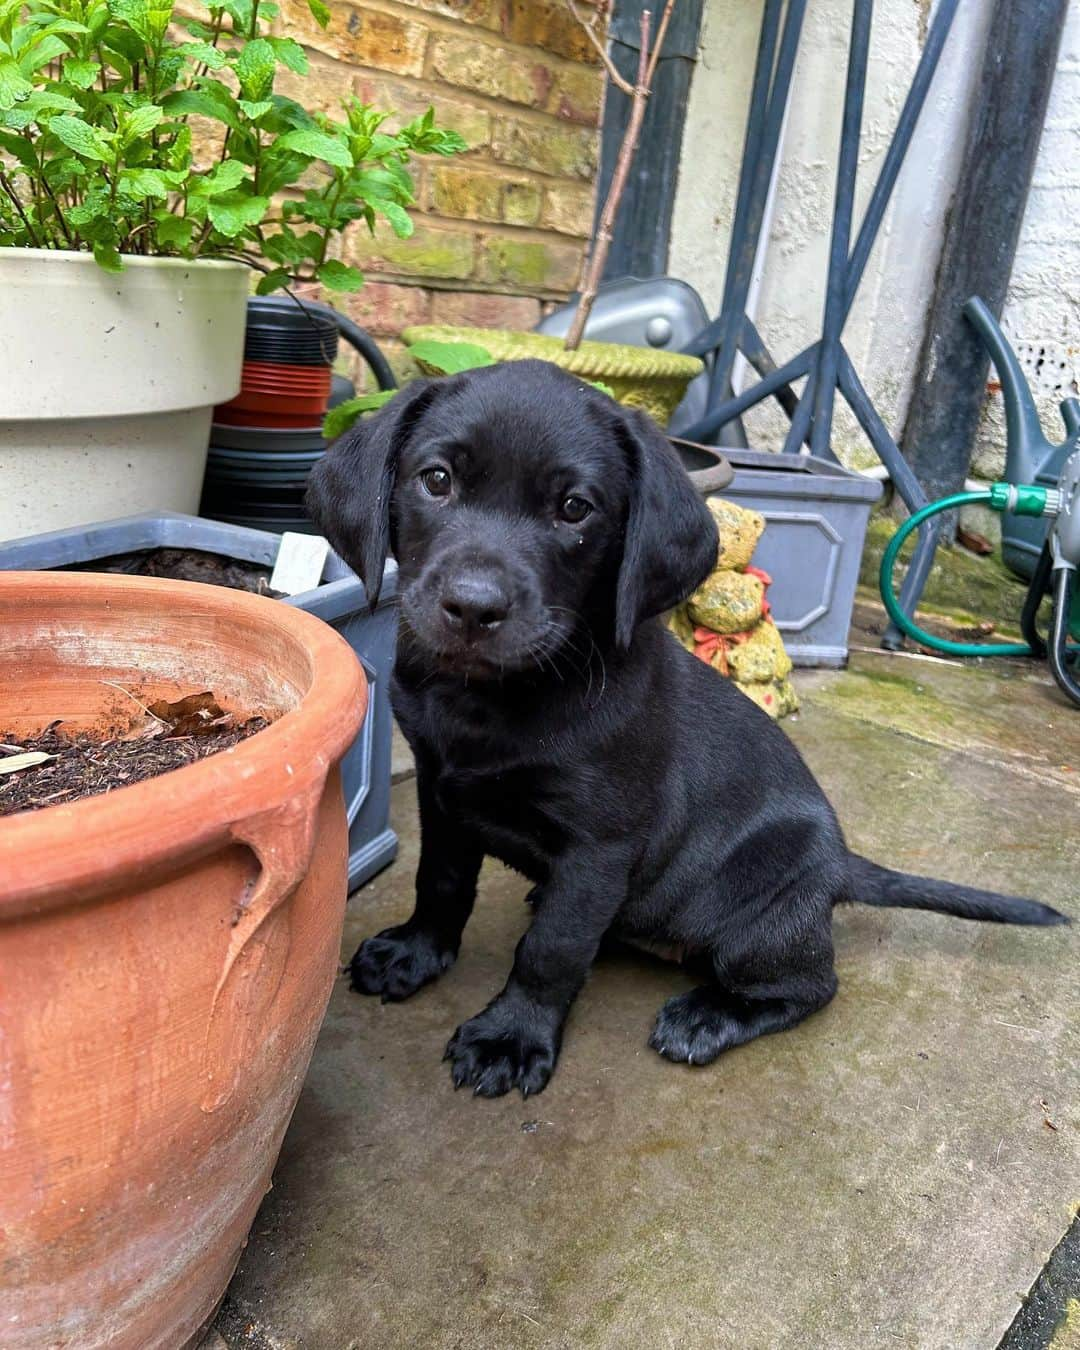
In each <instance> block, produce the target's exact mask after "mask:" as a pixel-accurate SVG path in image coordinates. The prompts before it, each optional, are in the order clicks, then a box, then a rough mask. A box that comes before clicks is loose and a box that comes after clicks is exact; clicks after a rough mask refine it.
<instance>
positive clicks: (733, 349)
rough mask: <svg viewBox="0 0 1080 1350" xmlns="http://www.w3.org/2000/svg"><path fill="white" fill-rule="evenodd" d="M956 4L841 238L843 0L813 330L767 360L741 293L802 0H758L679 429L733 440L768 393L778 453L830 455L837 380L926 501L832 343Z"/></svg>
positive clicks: (850, 126) (851, 58) (914, 574)
mask: <svg viewBox="0 0 1080 1350" xmlns="http://www.w3.org/2000/svg"><path fill="white" fill-rule="evenodd" d="M959 4H960V0H940V3H939V5H938V7H937V12H936V13H935V15H934V19H933V21H932V23H931V25H930V30H929V32H928V34H927V38H926V45H925V46H924V48H923V52H922V56H921V57H920V60H919V64H918V67H917V69H916V71H915V76H914V78H913V80H912V83H911V88H910V89H909V90H908V95H907V98H906V100H905V102H904V107H903V109H902V111H901V113H900V118H899V121H898V122H897V126H896V130H895V132H894V134H893V138H892V142H891V143H890V145H889V149H888V152H887V153H886V156H885V161H884V163H883V165H882V168H881V173H880V174H879V176H878V180H877V182H876V183H875V185H874V189H873V192H872V194H871V197H870V202H869V204H868V206H867V209H866V214H865V216H864V217H863V221H862V224H861V225H860V227H859V231H858V234H857V236H856V239H855V244H854V247H852V245H851V233H852V219H853V215H854V201H855V179H856V174H857V170H858V160H859V146H860V139H861V133H862V119H863V103H864V97H865V92H866V71H867V59H868V53H869V47H870V28H871V22H872V19H873V10H874V0H853V4H852V19H851V42H850V46H849V50H848V67H847V81H846V88H845V93H844V110H843V121H842V130H841V135H840V147H839V154H838V159H837V174H836V196H835V200H834V204H833V225H832V240H831V244H830V250H829V272H828V279H827V284H826V296H825V312H824V317H823V322H822V334H821V337H820V338H818V339H817V340H816V341H815V342H813V343H811V345H810V346H809V347H807V348H806V349H805V350H804V351H802V352H800V353H799V354H798V355H797V356H795V357H792V359H791V360H790V361H787V362H786V363H785V364H784V365H783V366H780V367H777V365H776V363H775V361H774V360H773V358H772V356H771V354H770V353H769V350H768V348H767V347H766V345H765V343H764V341H763V340H762V338H761V335H760V334H759V333H758V331H757V329H756V328H755V326H754V324H753V323H752V322H751V320H750V319H749V318H748V317H747V314H746V298H747V293H748V290H749V286H750V276H751V271H752V268H753V262H754V255H755V252H756V250H757V247H758V241H759V237H760V234H761V223H762V218H763V215H764V210H765V201H766V197H767V195H768V188H769V180H770V177H771V174H772V171H773V166H774V163H775V159H776V151H777V144H778V141H779V137H780V128H781V125H782V123H783V117H784V110H785V107H786V105H787V99H788V94H789V92H790V86H791V79H792V74H793V72H794V67H795V57H796V54H797V51H798V44H799V37H800V34H801V31H802V23H803V18H804V16H805V12H806V0H787V2H786V13H785V0H765V11H764V15H763V18H762V25H761V37H760V40H759V45H758V55H757V65H756V68H755V73H754V82H753V87H752V91H751V96H750V114H749V118H748V120H747V129H746V140H745V144H744V149H743V162H742V170H741V172H740V176H739V186H738V194H737V197H736V205H735V219H734V224H733V227H732V235H731V245H730V250H729V253H728V265H727V273H726V276H725V279H724V295H723V301H722V303H721V310H720V314H719V315H718V317H717V318H716V319H715V320H713V322H712V323H711V324H709V325H708V327H707V328H705V329H704V330H703V331H702V332H701V333H700V334H699V335H698V337H696V338H695V339H694V341H693V342H692V343H690V344H689V345H688V347H687V348H686V351H687V352H689V353H691V354H692V355H695V356H706V355H708V354H709V353H715V357H714V360H713V364H712V374H711V377H710V386H709V401H708V405H707V410H706V413H705V415H704V417H702V418H701V419H700V420H699V421H698V422H697V423H695V424H694V426H692V427H688V428H686V429H685V431H684V432H683V435H685V436H686V438H687V439H688V440H697V441H710V440H714V439H717V438H718V437H722V436H723V432H722V429H723V428H724V427H727V426H732V424H733V430H734V435H735V436H736V437H738V438H739V440H738V443H742V444H745V433H744V431H743V428H742V423H741V417H742V414H743V413H744V412H746V411H747V409H749V408H752V407H753V406H754V405H755V404H757V403H760V402H762V401H763V400H764V399H766V398H769V397H775V398H776V399H777V400H778V402H779V403H780V404H781V406H782V407H783V409H784V411H785V412H786V413H787V415H788V417H789V418H790V420H791V425H790V427H789V429H788V433H787V436H786V438H785V441H784V451H785V453H788V454H793V453H799V452H801V453H806V451H807V450H809V452H810V453H812V454H815V455H817V456H819V457H821V458H829V459H835V456H834V455H833V453H832V447H831V444H830V441H831V433H832V417H833V408H834V404H835V398H836V393H837V390H839V392H840V394H841V395H842V396H843V398H844V399H845V401H846V402H847V404H848V406H849V407H850V408H851V411H852V412H853V413H854V415H855V417H856V418H857V419H858V421H859V424H860V425H861V426H862V428H863V430H864V432H865V433H866V435H867V437H868V438H869V440H870V443H871V444H872V445H873V447H874V449H875V451H876V452H877V454H878V456H879V458H880V459H881V461H882V463H883V464H884V465H885V467H886V469H888V471H889V475H890V477H891V478H892V481H893V485H894V486H895V488H896V490H897V491H898V492H899V494H900V496H901V497H902V498H903V500H904V502H905V504H906V505H907V507H908V509H909V510H911V511H917V510H919V509H920V508H921V507H922V506H925V505H926V502H927V499H926V496H925V494H924V492H923V489H922V487H921V486H920V484H919V481H918V479H917V478H916V477H915V475H914V474H913V473H912V471H911V469H910V467H909V466H908V464H907V461H906V460H905V459H904V457H903V455H902V454H901V453H900V449H899V447H898V445H897V444H896V441H895V440H894V438H893V436H892V435H891V433H890V432H889V429H888V428H887V427H886V426H885V423H884V422H883V421H882V419H881V417H880V415H879V414H878V412H877V410H876V409H875V407H874V405H873V403H872V401H871V399H870V396H869V395H868V394H867V392H866V389H865V388H864V387H863V384H862V381H861V380H860V379H859V376H858V373H857V372H856V370H855V367H854V365H853V364H852V362H851V358H850V357H849V356H848V353H847V352H846V350H845V349H844V345H843V341H842V334H843V330H844V325H845V323H846V321H847V317H848V314H849V313H850V311H851V306H852V304H853V302H854V300H855V296H856V294H857V293H858V289H859V284H860V282H861V281H862V277H863V272H864V271H865V269H866V264H867V262H868V260H869V258H870V253H871V251H872V249H873V247H874V243H875V241H876V239H877V236H878V231H879V230H880V228H881V222H882V220H883V219H884V216H885V211H886V209H887V208H888V204H889V200H890V198H891V196H892V192H893V189H894V187H895V186H896V180H897V177H898V176H899V173H900V169H901V166H902V165H903V162H904V157H905V155H906V154H907V150H908V147H909V145H910V144H911V138H912V134H913V133H914V130H915V126H916V124H917V122H918V120H919V115H920V114H921V112H922V108H923V104H924V103H925V101H926V95H927V93H928V91H929V89H930V84H931V81H932V80H933V77H934V73H935V71H936V69H937V65H938V61H939V59H940V57H941V53H942V50H943V48H944V46H945V41H946V38H947V37H948V35H949V31H950V29H951V27H952V23H953V19H954V18H955V16H956V11H957V9H958V8H959ZM781 19H783V28H782V31H781ZM739 351H741V352H742V354H743V356H745V358H746V360H747V361H748V362H749V363H750V365H751V366H752V367H753V368H754V369H755V370H756V371H757V373H758V375H759V376H760V379H759V380H758V382H757V383H756V384H754V385H753V386H752V387H750V388H749V389H746V390H744V391H743V392H742V393H741V394H738V395H733V394H732V384H731V378H732V371H733V369H734V364H735V358H736V354H737V352H739ZM804 376H805V377H806V382H805V384H804V386H803V389H802V392H801V393H800V394H798V395H797V394H796V393H795V391H794V390H793V389H792V388H791V382H792V381H794V380H798V379H801V378H802V377H804ZM730 437H731V433H730V432H729V433H728V435H727V436H726V437H724V439H725V441H726V442H727V443H730ZM937 544H938V529H937V528H931V527H930V526H929V525H928V527H927V528H925V529H923V530H922V531H920V537H919V540H918V543H917V545H916V548H915V552H914V554H913V556H912V559H911V563H910V565H909V567H908V572H907V576H906V577H905V579H904V584H903V587H902V589H901V593H900V603H901V606H902V607H903V609H904V611H905V612H906V613H911V612H912V611H913V610H914V607H915V604H916V602H917V601H918V598H919V596H920V595H921V594H922V589H923V586H924V585H925V583H926V578H927V575H928V574H929V571H930V567H931V565H932V564H933V560H934V554H935V552H936V549H937ZM901 641H902V637H901V634H900V633H899V631H898V630H897V629H896V628H895V627H894V626H890V628H889V630H888V632H887V633H886V638H885V645H887V646H899V645H900V642H901Z"/></svg>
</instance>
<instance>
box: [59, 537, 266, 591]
mask: <svg viewBox="0 0 1080 1350" xmlns="http://www.w3.org/2000/svg"><path fill="white" fill-rule="evenodd" d="M56 570H57V571H59V572H119V573H121V574H122V575H124V576H134V577H165V578H166V579H167V580H170V581H201V582H203V583H204V584H206V585H207V586H228V587H229V588H230V589H231V590H234V591H251V592H252V593H253V594H254V595H269V596H273V597H274V598H275V599H276V598H278V597H279V596H280V595H281V592H280V591H273V590H271V589H270V568H269V567H260V566H259V564H258V563H250V562H240V561H238V560H237V559H236V558H226V557H224V556H223V555H222V554H220V553H206V552H204V551H203V550H202V549H197V548H154V549H143V550H142V551H140V552H137V553H117V554H114V556H113V557H111V558H95V559H94V560H93V561H92V562H87V563H72V564H71V565H70V566H68V567H60V568H57V569H56Z"/></svg>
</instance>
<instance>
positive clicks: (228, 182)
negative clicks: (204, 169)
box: [189, 159, 248, 197]
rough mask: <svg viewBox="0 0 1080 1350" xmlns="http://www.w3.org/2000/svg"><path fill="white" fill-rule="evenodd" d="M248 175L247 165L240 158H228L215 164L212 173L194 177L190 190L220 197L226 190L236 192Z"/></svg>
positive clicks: (203, 195)
mask: <svg viewBox="0 0 1080 1350" xmlns="http://www.w3.org/2000/svg"><path fill="white" fill-rule="evenodd" d="M247 176H248V171H247V166H246V165H244V164H241V163H240V161H239V160H238V159H226V160H223V161H222V162H221V163H220V164H215V165H214V168H213V169H212V171H211V172H210V173H205V174H199V175H197V176H196V177H195V178H193V179H192V181H191V186H190V189H189V190H190V191H191V193H192V194H193V195H194V196H198V197H220V196H222V195H223V194H224V193H226V192H235V191H236V189H237V188H238V187H239V186H240V184H241V183H243V182H245V181H246V180H247Z"/></svg>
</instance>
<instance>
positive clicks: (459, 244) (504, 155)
mask: <svg viewBox="0 0 1080 1350" xmlns="http://www.w3.org/2000/svg"><path fill="white" fill-rule="evenodd" d="M330 9H331V13H332V19H331V22H330V26H329V28H328V29H326V30H325V31H324V30H322V29H320V28H319V27H318V25H317V24H316V23H315V22H314V21H313V20H312V18H311V17H310V14H309V11H308V7H307V4H306V0H283V3H282V6H281V19H280V21H279V23H280V31H282V32H287V33H289V34H290V35H291V36H293V37H295V38H296V39H297V40H298V41H300V42H302V43H303V44H304V46H305V47H307V49H308V55H309V59H310V63H311V70H310V73H309V75H308V76H307V78H306V79H304V80H303V81H298V82H297V84H296V86H295V89H293V88H288V87H287V86H286V82H285V80H284V79H282V80H281V81H280V87H281V88H282V92H289V93H295V95H296V96H297V97H299V98H301V99H302V100H303V101H304V102H305V103H307V105H308V106H311V105H312V104H317V105H318V106H322V107H325V108H327V109H328V110H329V109H331V108H333V107H334V106H335V105H336V104H337V100H338V99H339V98H340V97H341V95H342V94H345V93H355V94H357V95H358V96H359V97H360V98H361V99H363V100H364V101H365V102H369V103H372V104H374V105H375V106H376V107H379V108H381V109H393V110H394V111H395V113H396V116H395V118H394V119H392V120H391V123H390V125H391V126H393V125H396V124H397V122H399V121H401V120H408V119H411V118H412V117H414V116H416V114H418V113H421V112H423V111H424V110H425V109H426V108H427V107H428V106H429V105H433V106H434V108H435V111H436V115H437V117H438V120H439V122H440V123H441V124H442V125H444V126H446V127H450V128H452V129H454V130H456V131H458V132H460V133H461V135H462V136H463V137H464V138H465V140H466V141H467V142H468V144H469V147H470V149H469V151H468V153H467V154H464V155H461V156H455V157H454V158H453V159H450V160H442V159H436V158H435V157H434V156H433V157H431V158H430V159H427V160H423V161H417V163H416V164H415V165H414V168H413V172H414V174H415V177H416V180H417V196H418V209H417V211H416V212H415V217H414V218H415V221H416V232H415V234H414V235H413V236H412V238H411V239H405V240H402V239H397V238H395V237H394V235H393V234H392V233H391V232H390V230H389V229H388V228H380V229H379V230H378V232H377V234H376V236H375V238H374V239H372V238H371V236H369V235H368V233H367V231H366V230H364V229H361V228H356V229H355V230H354V231H353V232H352V234H351V236H350V238H349V240H348V243H347V245H346V248H345V252H346V255H347V256H348V257H349V261H351V262H355V263H356V264H357V265H358V266H359V267H361V268H362V269H363V271H364V273H365V276H366V277H367V285H366V286H365V287H364V289H363V290H362V291H360V292H358V293H357V294H356V295H354V296H349V297H337V298H336V299H335V303H336V304H339V305H345V306H346V307H347V308H348V310H349V312H350V313H351V314H352V316H353V317H354V318H355V319H356V320H357V322H359V323H361V324H363V325H364V326H365V327H366V328H368V329H369V330H370V331H371V332H372V333H374V334H375V335H376V336H377V337H378V338H379V339H380V342H381V343H382V344H384V345H386V347H387V349H388V351H389V352H390V354H391V358H392V359H397V360H400V349H399V348H397V345H396V344H395V343H394V342H393V341H392V339H393V338H394V337H395V335H397V334H398V333H400V331H401V329H402V328H404V327H406V326H408V325H409V324H413V323H423V322H435V323H468V324H480V325H491V326H505V327H519V328H531V327H532V326H533V325H534V324H535V323H536V321H537V319H538V318H539V317H540V313H541V308H542V305H543V303H544V302H545V301H551V300H559V299H562V298H564V297H565V296H566V295H567V294H568V293H569V292H570V291H571V290H573V288H574V286H575V285H576V282H577V276H578V271H579V268H580V265H581V256H582V249H583V243H584V239H585V237H586V235H587V233H588V230H589V226H590V223H591V220H592V211H593V181H594V177H595V172H596V163H597V154H598V145H599V134H598V129H597V122H598V118H599V110H600V95H601V75H600V70H599V66H598V65H597V63H596V61H595V57H594V54H593V52H592V50H591V48H590V47H589V44H588V42H587V40H586V38H585V36H584V34H583V33H582V32H581V30H580V28H579V27H578V25H577V24H576V22H575V21H574V19H573V18H572V16H571V15H570V14H569V12H568V10H567V9H566V7H565V4H564V0H363V2H362V3H349V2H348V0H330Z"/></svg>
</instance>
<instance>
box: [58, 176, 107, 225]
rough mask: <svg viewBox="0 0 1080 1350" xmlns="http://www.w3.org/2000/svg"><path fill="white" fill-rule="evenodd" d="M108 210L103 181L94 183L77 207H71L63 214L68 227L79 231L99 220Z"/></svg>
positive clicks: (105, 188)
mask: <svg viewBox="0 0 1080 1350" xmlns="http://www.w3.org/2000/svg"><path fill="white" fill-rule="evenodd" d="M108 209H109V189H108V188H107V187H106V185H105V183H104V181H101V182H97V183H94V184H93V185H92V186H91V187H90V188H89V189H88V190H87V192H86V194H85V195H84V197H83V199H82V201H81V202H80V203H79V204H78V206H71V207H68V209H67V210H66V211H65V212H64V217H65V219H66V220H67V222H68V224H69V225H74V226H75V228H76V229H77V230H81V229H82V228H83V226H84V225H89V224H90V222H91V221H93V220H98V219H100V217H101V216H103V215H104V214H105V212H106V211H107V210H108Z"/></svg>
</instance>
